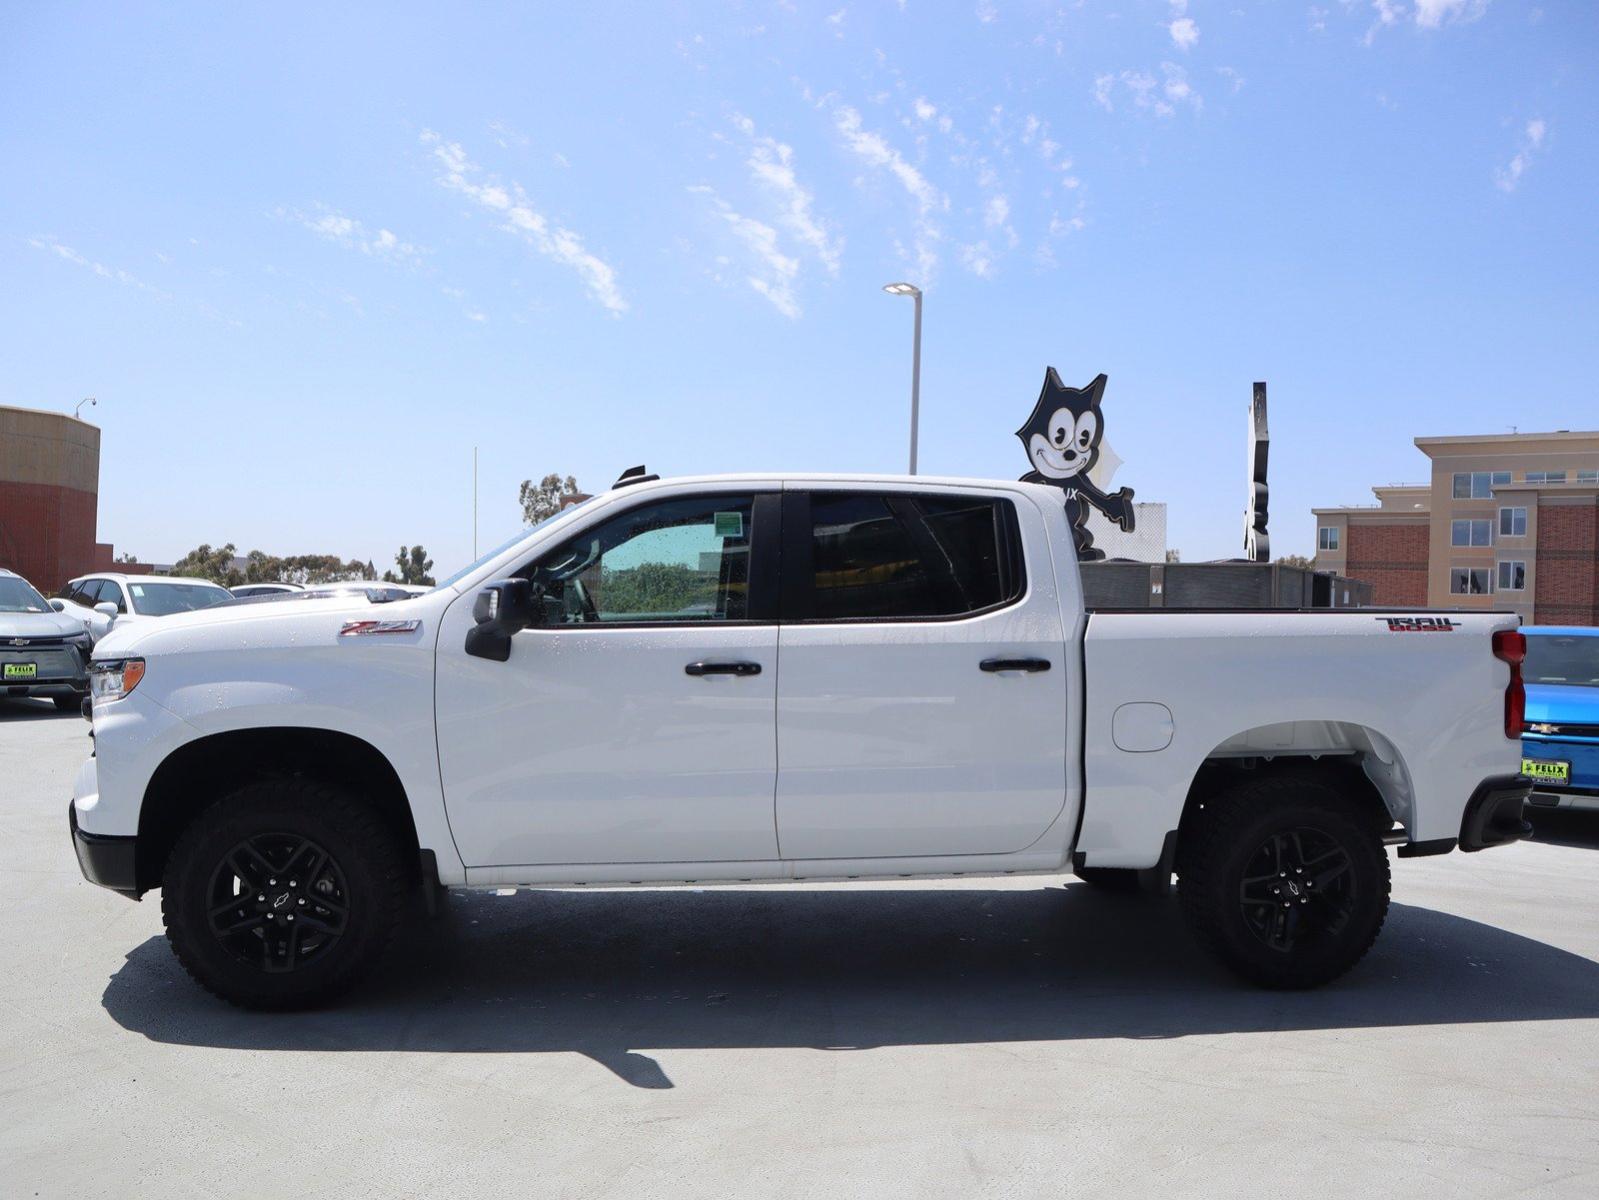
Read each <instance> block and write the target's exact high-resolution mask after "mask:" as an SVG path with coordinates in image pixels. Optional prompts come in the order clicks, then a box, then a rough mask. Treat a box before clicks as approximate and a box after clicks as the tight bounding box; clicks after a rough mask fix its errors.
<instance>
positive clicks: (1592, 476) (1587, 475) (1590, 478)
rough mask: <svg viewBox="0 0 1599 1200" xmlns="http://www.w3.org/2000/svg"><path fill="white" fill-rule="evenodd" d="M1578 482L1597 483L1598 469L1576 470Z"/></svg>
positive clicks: (1598, 480)
mask: <svg viewBox="0 0 1599 1200" xmlns="http://www.w3.org/2000/svg"><path fill="white" fill-rule="evenodd" d="M1577 482H1578V483H1599V471H1578V472H1577Z"/></svg>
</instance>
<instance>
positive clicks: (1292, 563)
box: [1277, 554, 1316, 571]
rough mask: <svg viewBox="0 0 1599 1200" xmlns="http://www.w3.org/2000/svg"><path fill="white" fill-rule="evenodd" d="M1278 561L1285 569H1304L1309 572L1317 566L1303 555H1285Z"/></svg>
mask: <svg viewBox="0 0 1599 1200" xmlns="http://www.w3.org/2000/svg"><path fill="white" fill-rule="evenodd" d="M1277 561H1278V562H1280V563H1281V564H1282V565H1283V566H1285V567H1303V568H1305V570H1307V571H1308V570H1310V569H1311V568H1312V567H1314V566H1315V565H1316V564H1315V563H1314V562H1312V561H1311V560H1310V559H1308V558H1306V557H1305V556H1304V555H1303V554H1285V555H1283V556H1282V557H1281V558H1279V559H1278V560H1277Z"/></svg>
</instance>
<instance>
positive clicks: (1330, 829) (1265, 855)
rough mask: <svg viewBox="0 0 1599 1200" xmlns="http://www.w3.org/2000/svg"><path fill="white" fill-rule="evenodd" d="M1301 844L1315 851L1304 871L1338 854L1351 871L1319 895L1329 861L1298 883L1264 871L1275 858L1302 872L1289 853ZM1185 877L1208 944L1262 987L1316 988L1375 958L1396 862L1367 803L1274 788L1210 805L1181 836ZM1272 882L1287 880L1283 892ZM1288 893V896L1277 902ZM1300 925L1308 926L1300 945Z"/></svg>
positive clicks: (1191, 910) (1281, 783)
mask: <svg viewBox="0 0 1599 1200" xmlns="http://www.w3.org/2000/svg"><path fill="white" fill-rule="evenodd" d="M1294 844H1299V845H1302V846H1306V845H1308V846H1310V847H1312V849H1311V851H1310V852H1309V853H1308V854H1304V853H1302V854H1300V855H1299V860H1300V861H1316V856H1317V854H1318V853H1322V854H1326V853H1331V850H1329V849H1328V848H1329V847H1336V848H1337V850H1338V851H1341V853H1342V854H1343V856H1344V857H1345V859H1346V860H1347V871H1346V872H1343V873H1340V874H1339V875H1338V876H1337V877H1336V878H1334V879H1332V880H1330V881H1328V883H1327V884H1326V885H1325V886H1324V888H1323V891H1322V892H1321V893H1316V892H1315V891H1314V888H1313V887H1312V888H1309V889H1306V888H1305V887H1304V881H1305V880H1306V879H1307V878H1314V877H1315V876H1317V875H1319V874H1326V873H1327V872H1328V871H1331V870H1332V869H1333V868H1334V867H1335V866H1336V859H1327V858H1325V857H1323V858H1322V859H1321V861H1322V862H1323V863H1326V864H1327V865H1326V866H1324V867H1322V868H1321V869H1320V870H1315V869H1312V870H1309V871H1308V873H1304V872H1302V873H1299V874H1296V873H1295V872H1294V871H1293V869H1292V867H1291V866H1290V867H1289V869H1287V870H1284V871H1281V872H1279V871H1275V870H1272V869H1271V868H1270V867H1269V866H1263V864H1267V863H1270V862H1271V861H1272V859H1273V857H1274V853H1275V854H1276V857H1277V859H1278V861H1281V862H1289V861H1290V860H1293V859H1294V857H1295V856H1294V854H1293V853H1292V852H1291V851H1290V852H1289V853H1287V854H1286V855H1284V854H1282V853H1281V848H1282V847H1284V846H1292V845H1294ZM1274 847H1275V848H1277V849H1276V851H1275V852H1274ZM1318 848H1319V849H1318ZM1177 874H1178V888H1177V890H1178V895H1179V898H1180V901H1181V904H1182V908H1183V912H1184V915H1185V916H1186V917H1187V920H1188V924H1189V926H1190V927H1191V928H1192V929H1193V931H1194V934H1195V936H1196V937H1197V939H1198V940H1199V942H1200V944H1201V945H1202V946H1203V947H1204V948H1205V949H1206V950H1207V951H1208V952H1209V953H1210V954H1212V955H1213V956H1214V957H1215V958H1217V959H1219V960H1220V961H1221V962H1222V963H1223V964H1224V965H1226V966H1227V967H1229V968H1230V969H1231V970H1233V971H1234V972H1236V973H1237V974H1239V975H1241V976H1243V978H1245V979H1247V980H1249V981H1250V982H1252V983H1256V984H1259V985H1261V986H1262V987H1268V988H1281V989H1292V988H1311V987H1317V986H1319V985H1321V984H1324V983H1328V982H1330V981H1331V980H1334V979H1336V978H1338V977H1339V976H1340V975H1342V974H1344V972H1346V971H1348V970H1349V969H1350V968H1351V967H1353V966H1354V965H1355V964H1356V963H1357V962H1359V961H1360V959H1361V958H1362V957H1363V956H1364V955H1365V953H1366V951H1367V950H1369V949H1370V948H1371V944H1372V943H1373V942H1374V941H1375V940H1376V938H1377V934H1378V932H1379V931H1380V930H1381V929H1382V924H1383V920H1384V919H1385V918H1386V917H1387V915H1388V896H1389V889H1390V878H1389V871H1388V855H1387V853H1386V852H1385V851H1384V849H1383V844H1382V835H1381V830H1380V829H1379V822H1378V821H1375V820H1374V819H1373V818H1372V816H1371V814H1370V813H1369V812H1368V811H1367V810H1366V808H1365V807H1363V806H1362V805H1361V804H1359V803H1358V802H1357V801H1354V800H1351V799H1350V798H1348V797H1346V796H1344V795H1342V794H1340V793H1339V792H1338V790H1337V789H1335V788H1334V787H1333V786H1331V785H1329V784H1328V783H1326V782H1324V781H1321V780H1317V779H1312V778H1305V777H1299V776H1294V775H1284V776H1278V777H1268V778H1265V779H1261V780H1258V781H1256V782H1252V783H1247V784H1244V785H1242V786H1239V787H1236V788H1233V789H1230V790H1228V791H1226V792H1224V793H1222V794H1219V795H1217V796H1215V797H1213V798H1210V799H1207V800H1206V801H1205V803H1204V807H1203V809H1202V810H1201V811H1200V812H1199V813H1197V814H1195V816H1194V817H1193V818H1192V819H1191V820H1190V822H1189V823H1188V826H1187V827H1186V828H1185V829H1184V831H1183V842H1182V844H1181V845H1180V848H1179V852H1178V864H1177ZM1272 875H1281V880H1280V882H1279V880H1277V879H1273V878H1270V876H1272ZM1290 883H1293V885H1294V886H1293V888H1292V890H1290V889H1289V886H1288V885H1289V884H1290ZM1279 887H1280V889H1281V894H1280V896H1279V895H1278V894H1277V893H1276V892H1274V891H1273V890H1272V889H1275V888H1279ZM1340 888H1341V889H1342V892H1341V894H1339V895H1338V896H1337V897H1334V892H1335V890H1336V889H1340ZM1263 897H1264V898H1265V903H1263V899H1262V898H1263ZM1335 899H1336V902H1335ZM1279 901H1280V903H1281V905H1283V906H1284V907H1282V908H1281V909H1280V911H1279V910H1278V909H1277V907H1276V906H1277V904H1278V903H1279ZM1268 904H1269V905H1270V906H1271V907H1268V906H1267V905H1268ZM1279 922H1280V923H1279ZM1290 922H1298V924H1297V925H1296V926H1295V927H1294V929H1297V931H1298V933H1297V936H1295V935H1294V929H1290V928H1289V923H1290ZM1318 922H1319V924H1318ZM1273 937H1275V938H1277V939H1278V941H1281V940H1282V939H1283V938H1286V939H1287V940H1288V943H1289V944H1288V946H1287V947H1286V948H1285V947H1284V946H1282V945H1280V944H1274V943H1273V941H1272V938H1273Z"/></svg>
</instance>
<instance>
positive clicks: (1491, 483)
mask: <svg viewBox="0 0 1599 1200" xmlns="http://www.w3.org/2000/svg"><path fill="white" fill-rule="evenodd" d="M1509 482H1510V472H1509V471H1456V472H1455V477H1454V498H1455V499H1456V500H1489V499H1492V498H1493V494H1494V487H1495V486H1496V485H1497V486H1501V487H1502V486H1504V485H1505V484H1508V483H1509Z"/></svg>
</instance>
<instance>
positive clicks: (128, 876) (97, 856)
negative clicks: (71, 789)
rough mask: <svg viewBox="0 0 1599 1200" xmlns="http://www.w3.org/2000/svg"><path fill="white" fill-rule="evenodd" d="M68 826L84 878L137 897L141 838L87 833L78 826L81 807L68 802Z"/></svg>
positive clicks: (120, 893) (122, 893)
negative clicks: (136, 864) (138, 851)
mask: <svg viewBox="0 0 1599 1200" xmlns="http://www.w3.org/2000/svg"><path fill="white" fill-rule="evenodd" d="M67 825H68V827H69V828H70V829H71V830H72V849H73V851H74V852H75V853H76V854H77V856H78V869H79V870H80V871H82V872H83V877H84V878H85V879H87V880H88V881H89V882H90V883H97V884H99V885H100V886H101V887H103V888H109V889H110V890H111V891H113V892H116V893H118V894H119V895H123V896H127V897H128V898H129V899H131V900H137V899H138V898H139V886H138V877H137V874H136V873H135V860H136V857H137V855H136V848H137V846H138V842H139V839H138V838H136V837H114V836H109V835H107V834H101V833H85V832H84V831H83V830H81V829H79V828H78V809H77V806H76V805H75V804H71V803H69V804H68V805H67Z"/></svg>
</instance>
